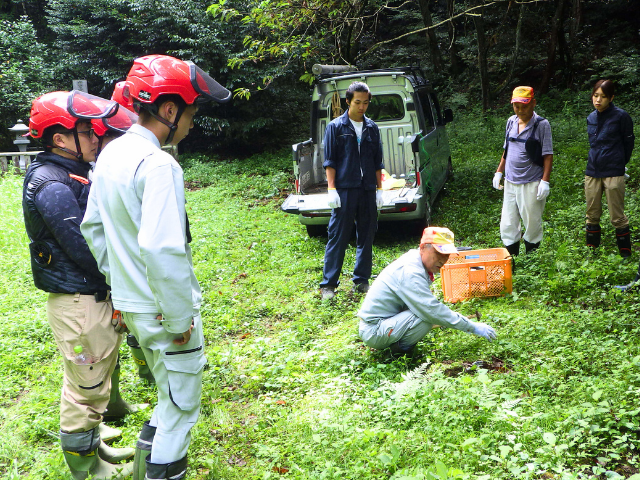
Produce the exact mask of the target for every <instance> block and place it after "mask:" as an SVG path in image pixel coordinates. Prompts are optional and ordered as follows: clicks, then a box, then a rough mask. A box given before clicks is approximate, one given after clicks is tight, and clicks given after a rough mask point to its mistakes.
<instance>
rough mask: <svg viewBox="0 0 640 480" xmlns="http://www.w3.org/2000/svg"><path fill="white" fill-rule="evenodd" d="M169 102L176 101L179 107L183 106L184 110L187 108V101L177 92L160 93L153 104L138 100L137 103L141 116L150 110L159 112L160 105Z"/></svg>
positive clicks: (155, 112)
mask: <svg viewBox="0 0 640 480" xmlns="http://www.w3.org/2000/svg"><path fill="white" fill-rule="evenodd" d="M167 102H173V103H175V104H176V106H177V107H178V108H181V109H182V110H184V109H185V108H187V102H185V101H184V100H183V99H182V97H181V96H180V95H177V94H165V95H159V96H158V98H156V100H155V102H153V103H152V104H148V103H142V102H136V103H137V104H138V105H139V115H140V116H141V117H145V116H146V115H147V114H148V112H152V113H154V114H157V113H158V111H159V110H160V107H161V106H162V105H163V104H165V103H167Z"/></svg>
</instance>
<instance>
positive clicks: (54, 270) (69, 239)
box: [22, 152, 109, 294]
mask: <svg viewBox="0 0 640 480" xmlns="http://www.w3.org/2000/svg"><path fill="white" fill-rule="evenodd" d="M89 170H90V166H89V164H87V163H84V162H77V161H75V160H71V159H67V158H64V157H61V156H59V155H56V154H54V153H50V152H45V153H41V154H39V155H38V156H37V157H36V160H35V161H34V162H33V163H32V164H31V165H30V166H29V169H28V170H27V173H26V175H25V178H24V187H23V195H22V209H23V213H24V222H25V227H26V229H27V234H28V235H29V239H30V240H31V243H30V244H29V251H30V254H31V270H32V273H33V281H34V283H35V285H36V287H38V288H39V289H40V290H44V291H46V292H52V293H75V292H79V293H83V294H91V293H96V292H98V291H103V290H107V289H108V288H109V287H108V286H107V284H106V282H105V278H104V276H103V275H102V274H100V272H98V270H97V264H96V261H95V259H94V258H93V256H92V255H91V252H90V251H89V248H88V246H87V244H86V241H85V239H84V237H82V235H81V234H80V232H79V228H78V225H79V223H80V221H81V220H82V218H79V219H76V220H75V221H74V224H71V223H69V224H68V225H69V228H68V229H60V228H58V229H57V231H56V236H54V234H53V232H52V231H51V229H50V228H49V227H48V226H47V221H46V220H53V219H54V218H56V217H57V218H59V217H60V215H63V214H64V212H65V209H66V208H68V206H67V205H64V204H61V203H62V202H61V200H60V199H59V198H56V196H55V195H49V196H46V195H48V192H47V191H44V192H42V190H43V188H45V187H46V186H48V185H51V184H52V183H54V182H59V183H62V184H64V185H65V186H66V187H68V188H69V189H70V190H71V192H73V195H74V197H75V199H76V202H77V204H78V206H79V207H80V211H81V213H82V215H84V212H85V211H86V209H87V198H88V196H89V188H90V182H89V181H88V180H86V178H87V176H88V173H89ZM40 193H41V195H45V196H44V197H42V196H41V197H40V198H39V206H40V210H39V209H38V208H37V207H36V203H35V199H36V196H37V195H38V194H40ZM48 217H50V218H48ZM49 223H51V222H49ZM66 252H73V255H74V258H75V261H74V260H72V259H71V257H70V256H69V255H68V254H67V253H66Z"/></svg>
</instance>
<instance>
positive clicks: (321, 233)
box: [305, 225, 327, 238]
mask: <svg viewBox="0 0 640 480" xmlns="http://www.w3.org/2000/svg"><path fill="white" fill-rule="evenodd" d="M305 227H307V235H309V236H310V237H311V238H317V237H326V236H327V226H326V225H305Z"/></svg>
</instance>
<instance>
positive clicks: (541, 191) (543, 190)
mask: <svg viewBox="0 0 640 480" xmlns="http://www.w3.org/2000/svg"><path fill="white" fill-rule="evenodd" d="M550 190H551V189H550V188H549V182H545V181H544V180H540V185H538V195H537V196H536V198H537V199H538V200H544V199H545V198H547V197H548V196H549V191H550Z"/></svg>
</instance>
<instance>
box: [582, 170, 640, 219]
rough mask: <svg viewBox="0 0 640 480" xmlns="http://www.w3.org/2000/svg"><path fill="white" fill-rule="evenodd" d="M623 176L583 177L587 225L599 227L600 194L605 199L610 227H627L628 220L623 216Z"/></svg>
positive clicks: (600, 212)
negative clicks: (603, 195) (603, 194)
mask: <svg viewBox="0 0 640 480" xmlns="http://www.w3.org/2000/svg"><path fill="white" fill-rule="evenodd" d="M624 190H625V183H624V176H620V177H605V178H595V177H590V176H588V175H585V177H584V194H585V197H586V199H587V215H586V217H587V223H588V224H590V225H600V216H601V215H602V192H603V191H604V193H605V195H606V197H607V207H608V208H609V217H610V219H611V225H613V226H614V227H615V228H624V227H626V226H628V225H629V219H628V218H627V216H626V215H625V214H624Z"/></svg>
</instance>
